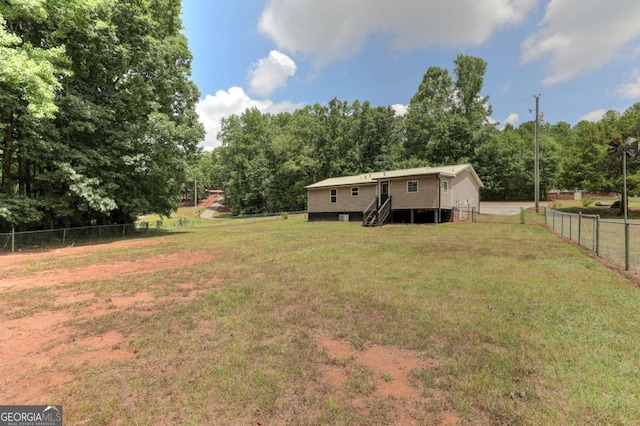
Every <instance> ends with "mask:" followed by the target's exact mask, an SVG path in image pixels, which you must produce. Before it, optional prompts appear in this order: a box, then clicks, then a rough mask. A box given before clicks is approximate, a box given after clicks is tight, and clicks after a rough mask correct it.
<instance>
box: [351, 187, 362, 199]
mask: <svg viewBox="0 0 640 426" xmlns="http://www.w3.org/2000/svg"><path fill="white" fill-rule="evenodd" d="M358 195H360V188H358V187H353V188H351V196H352V197H357V196H358Z"/></svg>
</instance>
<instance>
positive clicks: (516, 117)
mask: <svg viewBox="0 0 640 426" xmlns="http://www.w3.org/2000/svg"><path fill="white" fill-rule="evenodd" d="M518 121H520V116H519V115H518V114H516V113H515V112H512V113H511V114H509V115H508V116H507V118H505V119H503V120H500V121H496V120H494V119H493V118H491V117H489V123H491V124H496V123H500V124H501V126H499V127H500V128H501V129H504V126H505V124H507V123H508V124H512V125H514V126H515V124H516V123H517V122H518Z"/></svg>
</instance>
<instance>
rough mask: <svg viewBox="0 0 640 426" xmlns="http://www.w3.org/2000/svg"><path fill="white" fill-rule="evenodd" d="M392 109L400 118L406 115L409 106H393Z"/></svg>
mask: <svg viewBox="0 0 640 426" xmlns="http://www.w3.org/2000/svg"><path fill="white" fill-rule="evenodd" d="M391 109H393V110H394V111H395V112H396V115H397V116H399V117H402V116H403V115H406V114H407V111H408V109H407V106H406V105H403V104H393V105H391Z"/></svg>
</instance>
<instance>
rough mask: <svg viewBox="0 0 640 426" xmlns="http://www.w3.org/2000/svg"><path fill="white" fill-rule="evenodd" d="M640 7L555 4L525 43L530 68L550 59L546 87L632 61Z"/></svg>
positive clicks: (615, 1)
mask: <svg viewBox="0 0 640 426" xmlns="http://www.w3.org/2000/svg"><path fill="white" fill-rule="evenodd" d="M639 21H640V2H638V1H629V0H609V1H606V2H604V1H601V0H551V1H549V4H548V5H547V9H546V12H545V16H544V18H543V20H542V22H541V26H542V28H541V29H540V30H539V31H538V32H536V33H535V34H532V35H531V36H529V37H527V39H526V40H525V41H524V42H523V43H522V46H521V48H522V61H523V62H524V63H526V62H530V61H536V60H540V59H543V58H546V57H549V63H548V64H547V71H548V74H547V76H546V78H545V79H544V80H543V83H544V84H548V85H550V84H556V83H560V82H563V81H567V80H570V79H571V78H573V77H575V76H577V75H579V74H581V73H584V72H588V71H593V70H596V69H598V68H600V67H602V66H603V65H605V64H607V63H609V62H611V61H612V60H614V59H616V58H617V57H619V56H632V54H633V52H634V51H635V50H636V48H637V46H635V45H634V46H632V45H631V43H632V42H634V41H635V42H636V45H637V39H638V37H640V25H638V22H639ZM625 50H628V52H626V53H624V52H623V51H625Z"/></svg>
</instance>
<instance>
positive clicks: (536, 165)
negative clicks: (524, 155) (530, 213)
mask: <svg viewBox="0 0 640 426" xmlns="http://www.w3.org/2000/svg"><path fill="white" fill-rule="evenodd" d="M534 98H536V127H535V143H534V151H535V161H534V166H533V167H534V169H535V170H534V172H533V180H534V181H535V189H534V200H535V206H536V214H538V213H540V144H539V143H538V133H539V131H540V128H539V125H540V107H539V101H540V95H535V96H534Z"/></svg>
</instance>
